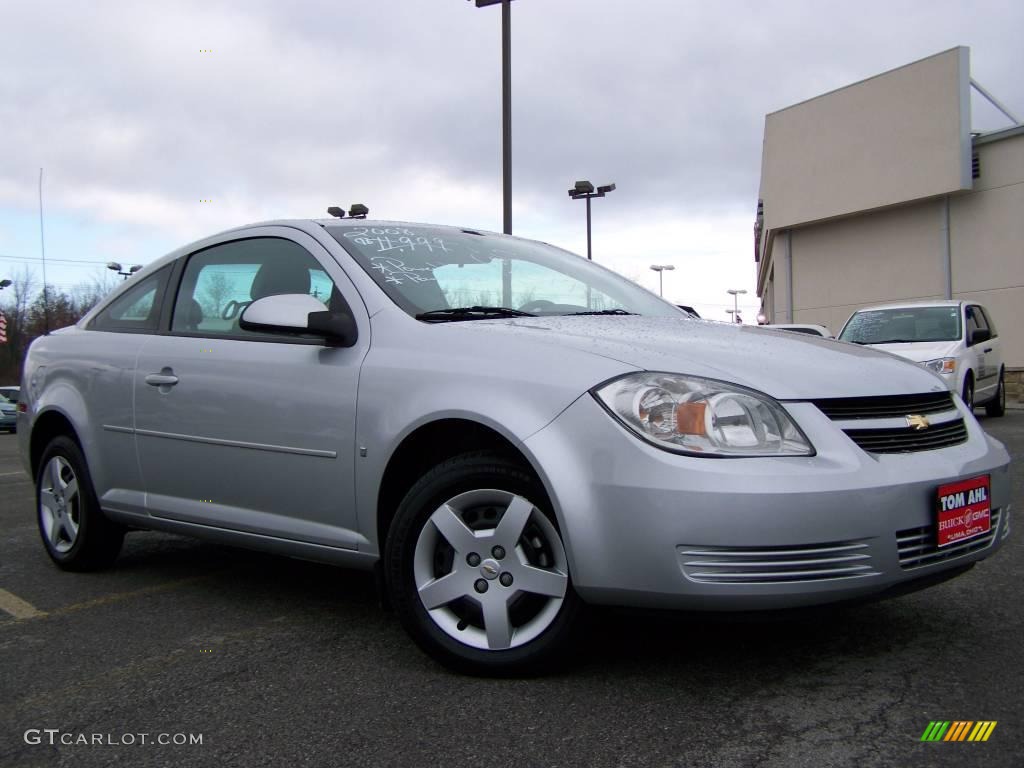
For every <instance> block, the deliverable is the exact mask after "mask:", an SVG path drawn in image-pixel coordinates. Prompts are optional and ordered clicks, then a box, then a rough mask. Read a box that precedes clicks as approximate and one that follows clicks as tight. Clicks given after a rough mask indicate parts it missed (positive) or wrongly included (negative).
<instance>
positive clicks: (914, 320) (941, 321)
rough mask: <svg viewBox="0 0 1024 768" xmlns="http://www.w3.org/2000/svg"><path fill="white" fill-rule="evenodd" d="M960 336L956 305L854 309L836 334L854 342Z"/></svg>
mask: <svg viewBox="0 0 1024 768" xmlns="http://www.w3.org/2000/svg"><path fill="white" fill-rule="evenodd" d="M959 338H960V307H958V306H945V307H904V308H900V309H871V310H864V311H862V312H855V313H854V314H853V316H852V317H851V318H850V320H849V322H847V323H846V327H845V328H843V332H842V333H841V334H839V339H840V341H852V342H854V343H855V344H909V343H913V342H916V341H956V340H957V339H959Z"/></svg>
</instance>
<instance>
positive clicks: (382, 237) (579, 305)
mask: <svg viewBox="0 0 1024 768" xmlns="http://www.w3.org/2000/svg"><path fill="white" fill-rule="evenodd" d="M326 229H327V231H328V232H330V234H331V235H332V236H333V237H334V238H335V239H336V240H337V241H338V242H339V243H341V245H342V246H343V247H344V248H345V250H347V251H348V252H349V253H350V254H352V256H353V257H354V258H355V260H356V261H357V262H358V263H359V265H360V266H361V267H362V268H363V269H365V270H366V271H367V272H368V273H369V274H370V275H371V276H372V277H373V279H374V280H375V281H376V282H377V284H378V285H379V286H380V287H381V289H382V290H383V291H384V292H385V293H386V294H387V295H388V296H390V297H391V299H392V300H393V301H394V302H395V303H396V304H398V306H400V307H401V308H402V309H403V310H405V311H406V312H408V313H409V314H410V315H413V316H420V317H421V319H428V318H429V319H439V320H475V319H486V318H494V317H514V316H521V315H523V314H526V315H574V314H592V313H599V314H606V315H628V314H633V315H649V316H650V315H653V316H663V317H685V315H684V314H683V313H682V312H681V311H680V310H678V309H677V308H676V307H674V306H673V305H671V304H669V303H667V302H664V301H662V300H661V299H659V298H658V297H656V296H654V295H652V294H651V293H649V292H647V291H646V290H644V289H642V288H640V287H639V286H637V285H636V284H634V283H632V282H630V281H629V280H626V279H625V278H623V277H620V276H619V275H616V274H615V273H614V272H611V271H610V270H607V269H604V268H603V267H600V266H598V265H595V264H593V263H592V262H589V261H587V260H586V259H584V258H581V257H579V256H576V255H574V254H572V253H569V252H568V251H563V250H561V249H560V248H555V247H553V246H550V245H545V244H542V243H536V242H531V241H528V240H519V239H515V238H511V237H506V236H504V235H495V234H489V233H482V232H474V231H472V230H460V229H454V228H448V227H430V226H418V225H409V226H404V225H397V226H391V225H388V226H363V225H359V224H356V223H355V222H353V223H352V224H349V225H331V226H328V227H326ZM424 315H426V317H424Z"/></svg>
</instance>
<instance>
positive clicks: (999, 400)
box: [985, 371, 1006, 416]
mask: <svg viewBox="0 0 1024 768" xmlns="http://www.w3.org/2000/svg"><path fill="white" fill-rule="evenodd" d="M1004 377H1005V374H1004V372H1003V371H999V388H998V389H996V396H995V397H993V398H992V399H991V400H990V401H989V402H987V403H985V415H986V416H1002V415H1003V414H1005V413H1006V382H1005V381H1004Z"/></svg>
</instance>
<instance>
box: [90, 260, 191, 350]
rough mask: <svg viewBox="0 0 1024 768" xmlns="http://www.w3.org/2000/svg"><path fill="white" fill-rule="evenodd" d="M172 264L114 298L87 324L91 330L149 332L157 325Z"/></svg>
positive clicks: (157, 327)
mask: <svg viewBox="0 0 1024 768" xmlns="http://www.w3.org/2000/svg"><path fill="white" fill-rule="evenodd" d="M170 274H171V265H167V266H166V267H164V268H163V269H161V270H159V271H158V272H154V273H153V274H152V275H149V276H148V277H145V278H143V279H142V280H141V281H140V282H139V284H138V285H136V286H133V287H132V288H131V289H129V290H128V291H127V292H126V293H124V294H122V295H121V296H119V297H118V298H116V299H114V301H113V302H111V303H110V304H109V305H108V306H107V307H106V309H104V310H103V311H101V312H100V313H99V314H98V315H96V317H94V318H93V319H92V321H91V322H90V323H89V326H88V327H89V329H90V330H93V331H114V332H119V333H150V332H154V331H157V330H158V329H159V327H160V308H161V306H162V305H163V296H164V288H165V287H166V286H167V278H168V277H169V276H170Z"/></svg>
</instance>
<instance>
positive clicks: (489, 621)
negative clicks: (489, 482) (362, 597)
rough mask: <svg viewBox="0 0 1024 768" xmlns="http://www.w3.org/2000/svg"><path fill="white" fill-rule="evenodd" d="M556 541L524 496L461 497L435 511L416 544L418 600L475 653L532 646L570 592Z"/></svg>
mask: <svg viewBox="0 0 1024 768" xmlns="http://www.w3.org/2000/svg"><path fill="white" fill-rule="evenodd" d="M568 572H569V570H568V564H567V561H566V556H565V549H564V548H563V546H562V541H561V538H560V537H559V535H558V531H557V530H556V529H555V527H554V525H553V524H552V523H551V521H550V520H549V519H548V518H547V517H546V516H545V515H544V514H543V513H542V512H541V511H540V510H538V509H537V507H536V506H535V505H534V504H533V503H532V502H530V501H529V500H528V499H526V498H524V497H523V496H519V495H516V494H514V493H511V492H509V491H501V490H496V489H487V490H475V491H468V492H466V493H461V494H459V495H457V496H455V497H453V498H451V499H449V500H448V501H446V502H445V503H443V504H441V505H440V506H439V507H437V509H436V510H434V512H432V513H431V515H430V517H429V518H428V519H427V521H426V523H425V524H424V525H423V528H422V529H421V531H420V533H419V536H418V538H417V541H416V549H415V554H414V561H413V576H414V579H415V582H416V590H417V592H418V596H419V599H420V602H421V603H422V604H423V607H424V608H425V609H426V611H427V614H428V615H429V617H430V618H431V620H432V621H433V622H434V623H435V624H436V625H437V626H438V627H439V628H440V629H441V630H442V631H444V632H445V633H447V634H448V635H449V636H451V637H452V638H454V639H456V640H458V641H459V642H460V643H464V644H466V645H468V646H471V647H474V648H480V649H484V650H507V649H509V648H515V647H517V646H520V645H524V644H525V643H528V642H530V641H531V640H533V639H534V638H536V637H538V636H539V635H540V634H541V633H543V632H544V631H545V630H546V629H547V628H548V627H549V626H551V624H552V622H553V621H554V620H555V618H556V617H557V616H558V612H559V609H560V608H561V606H562V603H563V602H564V600H565V597H566V591H567V589H568V586H569V576H568Z"/></svg>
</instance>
